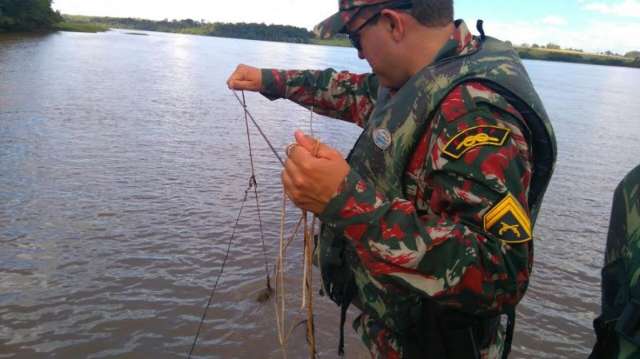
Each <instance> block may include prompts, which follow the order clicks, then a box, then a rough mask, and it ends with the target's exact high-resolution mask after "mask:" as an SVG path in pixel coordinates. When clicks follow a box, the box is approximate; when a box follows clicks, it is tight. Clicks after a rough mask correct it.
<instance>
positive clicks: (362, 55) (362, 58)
mask: <svg viewBox="0 0 640 359" xmlns="http://www.w3.org/2000/svg"><path fill="white" fill-rule="evenodd" d="M358 58H359V59H360V60H364V54H363V53H362V50H358Z"/></svg>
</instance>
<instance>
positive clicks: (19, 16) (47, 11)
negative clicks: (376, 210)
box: [0, 0, 640, 68]
mask: <svg viewBox="0 0 640 359" xmlns="http://www.w3.org/2000/svg"><path fill="white" fill-rule="evenodd" d="M51 1H52V0H0V32H3V31H36V30H51V29H56V30H63V31H82V32H98V31H106V30H108V29H109V28H122V29H134V30H147V31H161V32H174V33H183V34H193V35H203V36H219V37H231V38H241V39H251V40H266V41H281V42H295V43H306V44H309V43H310V44H317V45H325V46H344V47H350V46H351V43H350V42H349V39H347V38H346V37H345V36H344V35H341V36H336V37H335V38H333V39H328V40H324V39H322V40H321V39H318V38H316V37H315V36H314V34H313V33H312V32H310V31H307V30H306V29H303V28H299V27H294V26H284V25H265V24H255V23H250V24H248V23H237V24H229V23H218V22H216V23H208V22H206V21H204V20H201V21H198V20H192V19H186V20H167V19H165V20H162V21H153V20H145V19H134V18H115V17H89V16H73V15H65V16H64V19H63V17H62V16H60V14H59V13H57V12H54V11H53V10H52V9H51ZM63 20H64V21H63ZM515 49H516V51H518V53H519V54H520V57H521V58H523V59H532V60H547V61H562V62H573V63H585V64H595V65H610V66H625V67H636V68H640V51H631V52H628V53H627V54H625V56H622V55H618V54H615V53H612V52H610V51H607V52H605V53H602V54H589V53H585V52H584V51H582V50H579V49H562V48H561V47H560V45H557V44H554V43H549V44H547V45H546V46H545V45H538V44H532V45H531V46H529V45H528V44H522V45H521V46H515Z"/></svg>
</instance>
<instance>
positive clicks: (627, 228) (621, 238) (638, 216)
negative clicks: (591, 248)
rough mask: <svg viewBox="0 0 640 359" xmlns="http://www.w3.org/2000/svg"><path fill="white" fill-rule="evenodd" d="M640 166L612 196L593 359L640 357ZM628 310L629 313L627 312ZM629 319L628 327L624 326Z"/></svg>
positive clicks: (624, 180) (621, 183)
mask: <svg viewBox="0 0 640 359" xmlns="http://www.w3.org/2000/svg"><path fill="white" fill-rule="evenodd" d="M639 278H640V166H638V167H636V168H635V169H634V170H632V171H631V172H630V173H629V174H628V175H627V176H626V177H625V178H624V179H623V180H622V182H620V184H619V185H618V187H617V188H616V191H615V193H614V197H613V205H612V210H611V220H610V223H609V235H608V238H607V248H606V253H605V260H604V267H603V269H602V315H601V316H600V317H599V318H598V319H596V321H595V326H596V332H597V334H598V344H596V348H595V349H594V354H593V355H592V357H593V358H620V359H621V358H638V357H640V342H638V340H637V339H636V340H635V343H634V342H633V337H636V338H640V330H638V329H637V328H638V323H637V317H636V318H633V316H634V315H638V314H640V308H639V307H638V306H637V305H635V306H634V305H633V304H631V301H632V299H634V300H635V301H637V302H639V303H640V283H639V282H638V279H639ZM626 310H628V312H627V313H625V311H626ZM625 318H628V319H630V321H629V322H628V324H630V326H627V325H626V324H625V323H622V322H623V321H624V319H625Z"/></svg>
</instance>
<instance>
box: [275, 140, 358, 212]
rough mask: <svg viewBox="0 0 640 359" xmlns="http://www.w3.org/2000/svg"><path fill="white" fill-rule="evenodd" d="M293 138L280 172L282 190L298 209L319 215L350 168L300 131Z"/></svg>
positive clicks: (326, 147)
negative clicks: (294, 142)
mask: <svg viewBox="0 0 640 359" xmlns="http://www.w3.org/2000/svg"><path fill="white" fill-rule="evenodd" d="M295 137H296V144H294V145H292V146H291V147H290V149H289V150H288V156H289V158H288V159H287V162H286V163H285V168H284V171H282V184H283V186H284V190H285V192H286V193H287V195H288V196H289V198H290V199H291V201H293V203H295V205H296V206H298V207H299V208H301V209H306V210H309V211H311V212H313V213H315V214H321V213H322V212H323V211H324V209H325V207H326V206H327V203H329V200H331V198H332V197H333V196H334V195H335V194H336V192H337V191H338V187H339V186H340V184H341V183H342V181H343V180H344V178H345V177H346V176H347V174H348V173H349V170H350V169H351V167H349V164H348V163H347V161H345V160H344V158H343V157H342V154H340V152H338V151H337V150H336V149H334V148H331V147H329V146H327V145H324V144H321V143H319V144H316V140H315V139H314V138H312V137H310V136H306V135H305V134H304V133H303V132H302V131H296V133H295ZM316 146H317V148H316ZM314 151H316V156H314Z"/></svg>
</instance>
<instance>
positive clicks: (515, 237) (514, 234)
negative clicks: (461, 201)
mask: <svg viewBox="0 0 640 359" xmlns="http://www.w3.org/2000/svg"><path fill="white" fill-rule="evenodd" d="M483 221H484V230H485V231H487V232H490V233H493V234H494V235H496V236H497V237H498V238H500V239H501V240H502V241H503V242H505V243H524V242H528V241H530V240H531V238H532V236H531V219H529V216H528V215H527V212H526V211H525V210H524V209H523V208H522V206H521V205H520V203H519V202H518V200H516V199H515V197H513V196H512V195H511V194H509V195H507V196H506V197H505V198H504V199H503V200H502V201H500V202H499V203H498V204H496V205H495V206H493V208H491V210H490V211H489V212H487V214H485V215H484V219H483Z"/></svg>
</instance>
